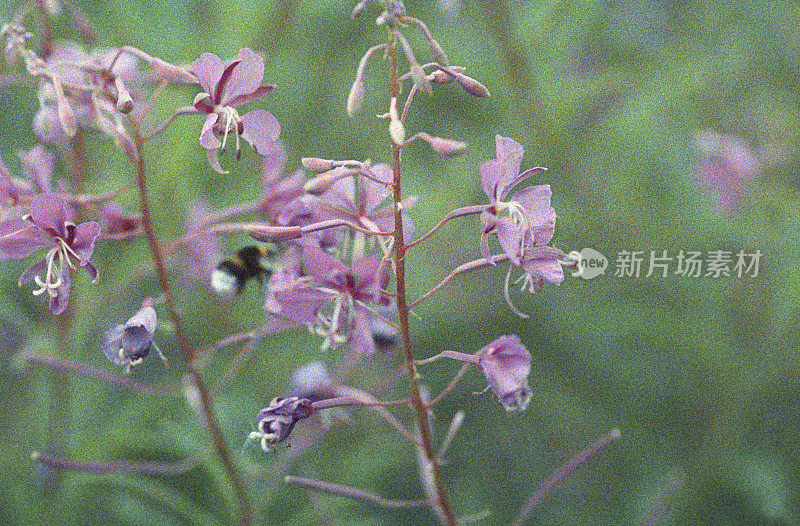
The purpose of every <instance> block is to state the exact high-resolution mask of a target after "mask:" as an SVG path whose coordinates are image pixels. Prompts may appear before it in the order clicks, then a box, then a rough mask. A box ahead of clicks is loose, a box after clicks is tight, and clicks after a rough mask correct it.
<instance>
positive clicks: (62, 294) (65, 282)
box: [50, 265, 72, 316]
mask: <svg viewBox="0 0 800 526" xmlns="http://www.w3.org/2000/svg"><path fill="white" fill-rule="evenodd" d="M71 288H72V285H71V283H70V279H69V265H62V266H61V286H60V287H58V288H57V289H56V297H55V298H54V297H52V296H51V297H50V312H52V313H53V314H55V315H56V316H58V315H59V314H61V313H63V312H64V311H65V310H67V304H68V303H69V291H70V289H71Z"/></svg>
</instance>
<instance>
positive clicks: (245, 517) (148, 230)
mask: <svg viewBox="0 0 800 526" xmlns="http://www.w3.org/2000/svg"><path fill="white" fill-rule="evenodd" d="M133 140H134V149H135V152H134V155H135V161H136V163H135V164H136V182H137V185H138V187H139V200H140V207H141V209H142V226H143V227H144V231H145V234H147V242H148V245H149V246H150V251H151V253H152V254H153V260H154V262H155V266H156V274H157V275H158V281H159V283H160V285H161V291H162V293H163V295H164V300H165V303H166V306H167V310H168V311H169V316H170V319H171V321H172V327H173V329H174V331H175V337H176V338H177V340H178V345H179V347H180V348H181V350H182V352H183V356H184V359H185V360H186V363H187V364H188V365H189V372H190V375H191V377H192V383H193V384H194V385H195V387H196V388H197V392H198V394H199V398H200V410H201V413H202V416H203V419H204V420H205V423H206V427H207V428H208V431H209V433H210V435H211V440H212V443H213V445H214V450H215V451H216V452H217V455H219V457H220V460H221V461H222V465H223V467H224V468H225V473H226V475H227V477H228V480H230V482H231V485H232V486H233V489H234V492H235V494H236V502H237V506H238V508H239V512H238V516H239V524H240V525H241V526H249V525H250V524H252V523H253V514H252V510H251V508H250V502H249V500H248V498H247V489H246V487H245V483H244V481H243V480H242V478H241V476H240V475H239V472H238V469H237V467H236V464H235V463H234V461H233V456H232V455H231V453H230V451H229V450H228V446H227V445H226V444H225V437H224V436H223V435H222V430H221V429H220V426H219V420H218V419H217V415H216V413H215V412H214V407H213V401H212V399H211V395H210V393H209V391H208V388H207V387H206V386H205V383H204V382H203V379H202V378H201V377H200V372H199V371H198V370H197V369H195V368H194V367H192V363H193V359H194V350H193V349H192V347H191V345H190V343H189V340H188V338H187V337H186V332H185V330H184V328H183V321H182V320H181V317H180V314H179V313H178V309H177V308H176V306H175V300H174V298H173V296H172V290H171V288H170V285H169V279H168V277H167V270H166V266H165V264H164V255H163V253H162V250H161V246H160V245H159V243H158V240H157V239H156V235H155V232H154V230H153V222H152V219H151V215H150V204H149V200H148V196H147V180H146V174H145V168H144V158H143V157H142V146H143V145H144V138H143V137H142V135H141V133H140V131H139V129H138V128H137V127H134V135H133Z"/></svg>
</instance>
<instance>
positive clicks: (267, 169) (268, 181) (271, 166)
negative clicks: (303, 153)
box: [261, 140, 286, 197]
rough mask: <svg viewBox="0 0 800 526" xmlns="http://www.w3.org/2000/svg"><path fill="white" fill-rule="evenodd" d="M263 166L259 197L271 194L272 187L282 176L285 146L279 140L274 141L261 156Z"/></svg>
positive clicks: (284, 162)
mask: <svg viewBox="0 0 800 526" xmlns="http://www.w3.org/2000/svg"><path fill="white" fill-rule="evenodd" d="M263 155H264V165H263V167H262V169H261V197H266V196H267V195H268V194H269V193H270V192H272V191H273V190H272V185H273V184H275V181H277V180H278V179H280V177H281V175H283V170H284V169H285V168H286V146H284V144H283V142H281V141H280V140H278V141H275V142H273V143H272V145H271V146H270V148H269V150H268V151H267V152H266V153H264V154H263Z"/></svg>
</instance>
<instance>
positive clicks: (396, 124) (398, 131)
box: [389, 97, 406, 146]
mask: <svg viewBox="0 0 800 526" xmlns="http://www.w3.org/2000/svg"><path fill="white" fill-rule="evenodd" d="M389 135H391V137H392V142H394V143H395V144H396V145H398V146H402V145H403V143H404V142H405V141H406V128H405V126H403V123H402V122H401V121H400V116H399V115H398V113H397V97H392V103H391V105H390V106H389Z"/></svg>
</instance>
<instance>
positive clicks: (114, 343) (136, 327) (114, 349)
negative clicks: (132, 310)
mask: <svg viewBox="0 0 800 526" xmlns="http://www.w3.org/2000/svg"><path fill="white" fill-rule="evenodd" d="M156 323H157V320H156V311H155V309H153V307H151V306H149V305H148V306H146V307H142V308H141V309H140V310H139V312H137V313H136V314H135V315H134V316H133V317H132V318H131V319H129V320H128V321H126V322H125V323H124V324H122V325H117V326H116V327H113V328H111V329H109V330H107V331H106V333H105V334H104V335H103V352H104V353H105V354H106V357H108V359H109V360H111V361H112V362H114V363H116V364H119V365H124V366H125V372H126V373H129V372H130V371H131V367H133V366H134V365H139V364H140V363H142V361H143V360H144V359H145V358H147V355H148V354H150V348H151V347H153V346H154V345H155V343H154V342H153V336H155V333H156Z"/></svg>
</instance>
